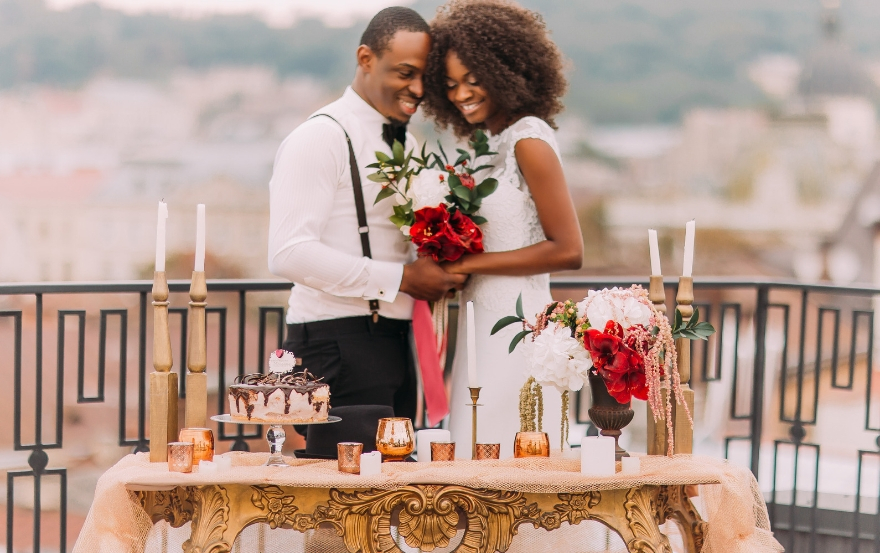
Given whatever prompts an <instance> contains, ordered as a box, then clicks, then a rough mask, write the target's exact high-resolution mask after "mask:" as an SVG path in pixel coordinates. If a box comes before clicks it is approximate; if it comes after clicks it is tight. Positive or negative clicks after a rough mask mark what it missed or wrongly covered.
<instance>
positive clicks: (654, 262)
mask: <svg viewBox="0 0 880 553" xmlns="http://www.w3.org/2000/svg"><path fill="white" fill-rule="evenodd" d="M648 247H649V248H650V250H651V275H652V276H660V275H662V274H663V273H661V272H660V247H659V246H658V245H657V231H656V230H654V229H648Z"/></svg>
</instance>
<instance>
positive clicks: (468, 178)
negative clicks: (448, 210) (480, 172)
mask: <svg viewBox="0 0 880 553" xmlns="http://www.w3.org/2000/svg"><path fill="white" fill-rule="evenodd" d="M458 178H459V180H460V181H461V184H462V185H463V186H464V187H465V188H467V189H469V190H473V189H474V187H475V186H476V185H477V181H475V180H474V176H473V175H468V174H467V173H460V174H459V175H458Z"/></svg>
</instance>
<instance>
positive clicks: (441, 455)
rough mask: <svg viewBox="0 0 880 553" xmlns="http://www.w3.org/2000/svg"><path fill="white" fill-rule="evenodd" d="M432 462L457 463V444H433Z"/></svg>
mask: <svg viewBox="0 0 880 553" xmlns="http://www.w3.org/2000/svg"><path fill="white" fill-rule="evenodd" d="M431 460H432V461H455V442H431Z"/></svg>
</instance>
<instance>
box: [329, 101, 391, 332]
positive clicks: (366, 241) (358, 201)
mask: <svg viewBox="0 0 880 553" xmlns="http://www.w3.org/2000/svg"><path fill="white" fill-rule="evenodd" d="M322 115H323V116H324V117H329V118H330V119H332V120H333V121H335V122H336V124H337V125H339V127H340V128H341V129H342V132H343V133H344V134H345V141H346V143H348V161H349V166H350V167H351V188H352V190H353V191H354V207H355V210H356V211H357V221H358V233H359V234H360V235H361V251H363V254H364V257H368V258H370V259H372V258H373V254H372V252H371V251H370V227H369V226H367V210H366V208H365V207H364V191H363V188H362V187H361V174H360V170H359V169H358V164H357V159H355V157H354V148H353V147H352V145H351V138H349V136H348V132H346V130H345V127H343V126H342V123H340V122H339V121H336V119H334V118H333V117H332V116H330V115H327V114H326V113H319V114H317V115H315V117H320V116H322ZM368 301H369V303H370V313H372V315H373V322H374V323H375V322H378V321H379V300H376V299H373V300H368Z"/></svg>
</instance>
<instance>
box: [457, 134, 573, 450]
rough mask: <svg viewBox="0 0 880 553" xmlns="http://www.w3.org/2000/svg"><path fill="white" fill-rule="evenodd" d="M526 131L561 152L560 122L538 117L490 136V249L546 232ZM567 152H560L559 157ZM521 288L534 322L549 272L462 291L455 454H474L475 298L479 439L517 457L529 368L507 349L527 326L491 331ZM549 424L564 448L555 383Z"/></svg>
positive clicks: (482, 280) (492, 279)
mask: <svg viewBox="0 0 880 553" xmlns="http://www.w3.org/2000/svg"><path fill="white" fill-rule="evenodd" d="M525 138H537V139H540V140H543V141H545V142H547V144H549V145H550V146H551V147H552V148H553V151H554V152H556V155H557V156H559V146H558V145H557V144H556V138H555V136H554V134H553V129H552V128H550V126H549V125H548V124H547V123H546V122H544V121H543V120H541V119H538V118H537V117H524V118H522V119H520V120H519V121H517V122H516V123H514V124H513V125H511V126H510V127H508V128H507V129H505V130H504V131H502V132H501V133H500V134H498V135H493V136H490V137H489V146H490V148H491V150H492V151H494V152H497V155H496V156H493V158H492V159H491V160H489V161H484V160H483V159H481V160H480V163H481V164H483V163H486V164H491V165H494V167H493V168H492V169H487V170H485V171H483V172H481V173H480V174H479V175H477V181H478V182H479V181H480V180H482V179H483V178H486V177H494V178H496V179H498V189H497V190H495V192H494V193H493V194H491V195H490V196H488V197H486V198H485V199H484V200H483V204H482V207H481V208H480V211H479V215H481V216H483V217H485V218H486V219H487V220H488V222H487V223H486V224H484V225H483V226H482V227H481V228H482V230H483V247H484V249H485V251H487V252H499V251H509V250H516V249H519V248H523V247H526V246H530V245H532V244H535V243H537V242H540V241H542V240H544V239H545V236H544V231H543V229H542V228H541V222H540V221H539V220H538V213H537V210H536V208H535V202H534V200H532V195H531V193H530V192H529V188H528V185H527V184H526V182H525V179H524V178H523V176H522V173H520V171H519V167H518V166H517V163H516V156H515V153H514V146H515V145H516V143H517V142H519V141H520V140H523V139H525ZM560 159H561V157H560ZM520 293H522V298H523V313H524V314H525V316H526V317H527V318H528V319H529V320H531V321H534V318H535V314H536V313H538V312H539V311H540V310H541V309H543V308H544V306H546V305H547V304H548V303H549V302H550V301H551V297H550V276H549V275H548V274H546V273H545V274H539V275H532V276H527V277H513V276H493V275H472V276H471V277H470V279H469V280H468V284H467V286H466V287H465V288H464V290H463V291H462V294H461V309H460V310H459V317H458V338H457V340H456V344H455V359H454V363H453V369H452V384H451V387H452V389H451V396H452V397H451V398H450V404H449V408H450V418H449V429H450V431H451V433H452V439H453V440H454V441H455V442H456V446H455V450H456V456H457V457H459V458H465V459H468V458H470V454H471V408H470V407H468V406H467V405H466V404H469V403H471V401H470V393H469V392H468V376H467V358H468V354H467V333H466V324H467V323H466V309H465V302H467V301H473V302H474V318H475V323H476V324H475V326H476V346H477V347H476V349H477V375H478V379H479V385H480V386H481V387H482V390H481V391H480V403H481V404H482V405H483V406H482V407H480V408H479V411H478V417H479V418H478V421H479V425H478V430H477V442H478V443H500V444H501V458H502V459H504V458H508V457H512V456H513V441H514V436H515V435H516V433H517V432H518V431H519V429H520V421H519V391H520V388H521V387H522V386H523V384H525V381H526V379H527V378H528V375H527V370H526V369H527V368H526V363H525V359H524V358H523V354H522V351H521V349H522V346H521V345H520V346H519V347H518V348H517V349H515V350H514V351H513V353H510V354H508V347H509V345H510V341H511V340H512V339H513V337H514V336H515V335H516V334H517V333H518V332H519V331H520V330H522V328H521V327H520V326H519V325H511V326H509V327H507V328H505V329H504V330H502V331H500V332H499V333H497V334H495V335H494V336H491V335H490V332H491V330H492V327H493V326H495V323H496V322H497V321H498V319H500V318H502V317H504V316H507V315H513V314H515V307H516V298H517V296H519V294H520ZM543 395H544V418H543V430H544V431H545V432H547V433H548V434H549V437H550V447H551V451H559V446H560V444H559V438H560V426H559V425H560V417H561V413H560V410H561V408H562V403H561V397H560V394H559V392H558V391H556V390H555V389H554V388H552V387H549V386H544V387H543Z"/></svg>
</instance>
